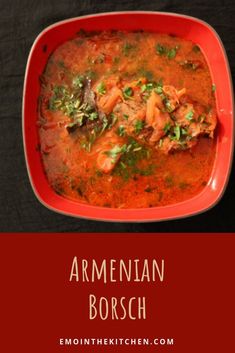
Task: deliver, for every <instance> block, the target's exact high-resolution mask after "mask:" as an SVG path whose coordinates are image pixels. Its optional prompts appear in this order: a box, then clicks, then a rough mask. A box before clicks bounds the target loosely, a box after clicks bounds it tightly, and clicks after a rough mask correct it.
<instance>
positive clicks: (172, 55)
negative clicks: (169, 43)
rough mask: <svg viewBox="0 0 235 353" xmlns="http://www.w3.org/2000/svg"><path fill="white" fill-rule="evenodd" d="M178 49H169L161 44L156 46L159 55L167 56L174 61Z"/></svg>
mask: <svg viewBox="0 0 235 353" xmlns="http://www.w3.org/2000/svg"><path fill="white" fill-rule="evenodd" d="M178 49H179V47H178V46H176V47H174V48H168V47H166V46H164V45H162V44H160V43H158V44H157V45H156V52H157V55H160V56H166V57H167V58H168V59H174V58H175V56H176V53H177V50H178Z"/></svg>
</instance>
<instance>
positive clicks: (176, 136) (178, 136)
mask: <svg viewBox="0 0 235 353" xmlns="http://www.w3.org/2000/svg"><path fill="white" fill-rule="evenodd" d="M174 134H175V139H176V140H177V141H179V139H180V126H179V125H176V126H175V127H174Z"/></svg>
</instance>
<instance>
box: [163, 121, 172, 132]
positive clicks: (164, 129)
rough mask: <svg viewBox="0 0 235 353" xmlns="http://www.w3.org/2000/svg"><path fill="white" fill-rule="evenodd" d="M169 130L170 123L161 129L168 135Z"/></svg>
mask: <svg viewBox="0 0 235 353" xmlns="http://www.w3.org/2000/svg"><path fill="white" fill-rule="evenodd" d="M170 128H171V124H170V123H166V125H165V126H164V128H163V131H164V132H165V134H167V133H168V131H170Z"/></svg>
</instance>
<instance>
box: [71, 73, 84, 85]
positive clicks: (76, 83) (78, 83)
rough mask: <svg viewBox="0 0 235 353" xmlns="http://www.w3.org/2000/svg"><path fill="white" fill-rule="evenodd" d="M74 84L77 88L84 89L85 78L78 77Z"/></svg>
mask: <svg viewBox="0 0 235 353" xmlns="http://www.w3.org/2000/svg"><path fill="white" fill-rule="evenodd" d="M72 84H73V87H75V88H78V87H79V88H82V87H83V86H84V76H76V77H75V78H74V79H73V83H72Z"/></svg>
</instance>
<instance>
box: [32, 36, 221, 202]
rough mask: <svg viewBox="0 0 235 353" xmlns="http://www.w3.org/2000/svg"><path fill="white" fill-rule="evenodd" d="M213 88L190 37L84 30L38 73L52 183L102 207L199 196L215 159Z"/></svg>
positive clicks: (64, 192)
mask: <svg viewBox="0 0 235 353" xmlns="http://www.w3.org/2000/svg"><path fill="white" fill-rule="evenodd" d="M214 90H215V87H214V86H213V85H212V81H211V77H210V73H209V69H208V66H207V63H206V61H205V58H204V57H203V54H202V53H201V51H200V48H199V47H198V46H197V45H196V44H195V43H192V42H191V41H188V40H184V39H182V38H178V37H174V36H170V35H167V34H158V33H147V32H117V31H110V32H101V33H83V32H81V33H80V34H78V36H77V37H76V38H74V39H72V40H70V41H68V42H66V43H64V44H62V45H61V46H59V47H58V48H57V49H56V50H55V51H54V53H53V54H52V55H51V57H50V59H49V61H48V63H47V66H46V68H45V71H44V73H43V75H42V77H41V94H40V99H39V119H38V129H39V136H40V150H41V156H42V162H43V165H44V169H45V172H46V175H47V178H48V181H49V183H50V185H51V187H52V188H53V189H54V190H55V191H56V192H57V193H59V194H60V195H62V196H63V197H66V198H69V199H72V200H75V201H78V202H83V203H88V204H92V205H96V206H103V207H118V208H140V207H154V206H164V205H169V204H174V203H177V202H180V201H183V200H187V199H189V198H192V197H193V196H195V195H197V194H198V193H199V192H200V191H202V189H203V188H204V187H205V185H206V184H207V183H208V181H209V179H210V175H211V171H212V168H213V163H214V159H215V151H216V138H215V137H214V130H215V126H216V109H215V97H214ZM154 99H155V100H156V102H153V103H151V102H152V101H153V100H154ZM151 109H153V111H154V113H151Z"/></svg>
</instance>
